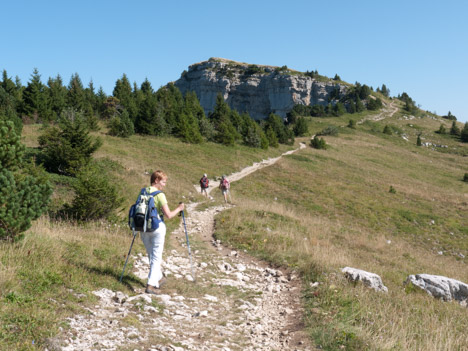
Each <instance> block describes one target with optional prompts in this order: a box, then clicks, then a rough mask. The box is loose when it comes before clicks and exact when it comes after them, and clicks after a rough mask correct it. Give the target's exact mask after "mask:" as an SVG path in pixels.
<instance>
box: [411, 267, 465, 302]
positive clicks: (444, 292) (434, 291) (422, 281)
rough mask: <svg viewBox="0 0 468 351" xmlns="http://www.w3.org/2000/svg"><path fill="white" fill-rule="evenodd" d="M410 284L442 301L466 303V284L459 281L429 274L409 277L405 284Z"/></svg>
mask: <svg viewBox="0 0 468 351" xmlns="http://www.w3.org/2000/svg"><path fill="white" fill-rule="evenodd" d="M408 283H411V284H413V285H414V286H417V287H418V288H421V289H422V290H424V291H426V292H427V293H428V294H429V295H431V296H433V297H436V298H439V299H442V300H444V301H452V300H456V301H460V302H465V303H466V301H468V284H465V283H463V282H461V281H459V280H455V279H452V278H447V277H443V276H440V275H431V274H416V275H409V276H408V278H406V281H405V284H408Z"/></svg>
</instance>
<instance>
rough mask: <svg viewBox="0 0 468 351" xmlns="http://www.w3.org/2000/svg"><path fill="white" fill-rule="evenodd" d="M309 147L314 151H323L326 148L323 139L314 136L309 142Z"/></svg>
mask: <svg viewBox="0 0 468 351" xmlns="http://www.w3.org/2000/svg"><path fill="white" fill-rule="evenodd" d="M310 146H312V147H313V148H314V149H322V150H325V149H326V148H327V143H326V141H325V139H323V138H319V137H317V136H315V137H314V138H313V139H311V140H310Z"/></svg>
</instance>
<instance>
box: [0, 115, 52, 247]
mask: <svg viewBox="0 0 468 351" xmlns="http://www.w3.org/2000/svg"><path fill="white" fill-rule="evenodd" d="M20 139H21V137H20V135H18V134H17V133H16V131H15V127H14V123H13V122H12V121H6V120H3V119H1V118H0V240H15V239H18V238H20V237H21V236H20V234H21V233H22V232H24V231H25V230H27V229H28V228H29V227H30V226H31V221H33V220H35V219H37V218H38V217H39V216H40V215H41V214H42V213H43V212H44V211H45V210H46V209H47V205H48V204H49V199H50V195H51V194H52V187H51V186H50V183H49V182H48V179H47V176H46V174H45V172H43V170H42V169H41V168H39V167H36V166H35V165H34V164H33V163H30V164H28V163H27V162H25V160H24V158H23V156H24V151H25V147H24V145H23V144H21V142H20Z"/></svg>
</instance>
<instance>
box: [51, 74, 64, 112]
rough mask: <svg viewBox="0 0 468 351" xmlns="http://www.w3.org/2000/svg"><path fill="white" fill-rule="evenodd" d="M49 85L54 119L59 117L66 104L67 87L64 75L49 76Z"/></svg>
mask: <svg viewBox="0 0 468 351" xmlns="http://www.w3.org/2000/svg"><path fill="white" fill-rule="evenodd" d="M47 85H48V87H49V89H48V93H49V101H50V108H51V110H52V113H53V119H57V118H58V116H59V115H60V113H61V112H62V111H63V109H64V108H65V106H66V99H67V88H66V87H65V86H64V85H63V81H62V77H61V76H60V75H57V77H56V78H55V79H54V78H49V80H48V81H47Z"/></svg>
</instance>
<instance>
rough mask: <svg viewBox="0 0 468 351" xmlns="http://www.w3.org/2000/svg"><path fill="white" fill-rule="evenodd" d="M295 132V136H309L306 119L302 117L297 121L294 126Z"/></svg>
mask: <svg viewBox="0 0 468 351" xmlns="http://www.w3.org/2000/svg"><path fill="white" fill-rule="evenodd" d="M293 131H294V135H295V136H304V135H307V134H309V127H308V125H307V121H306V120H305V118H304V117H301V118H299V119H298V120H297V122H296V124H295V125H294V128H293Z"/></svg>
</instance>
